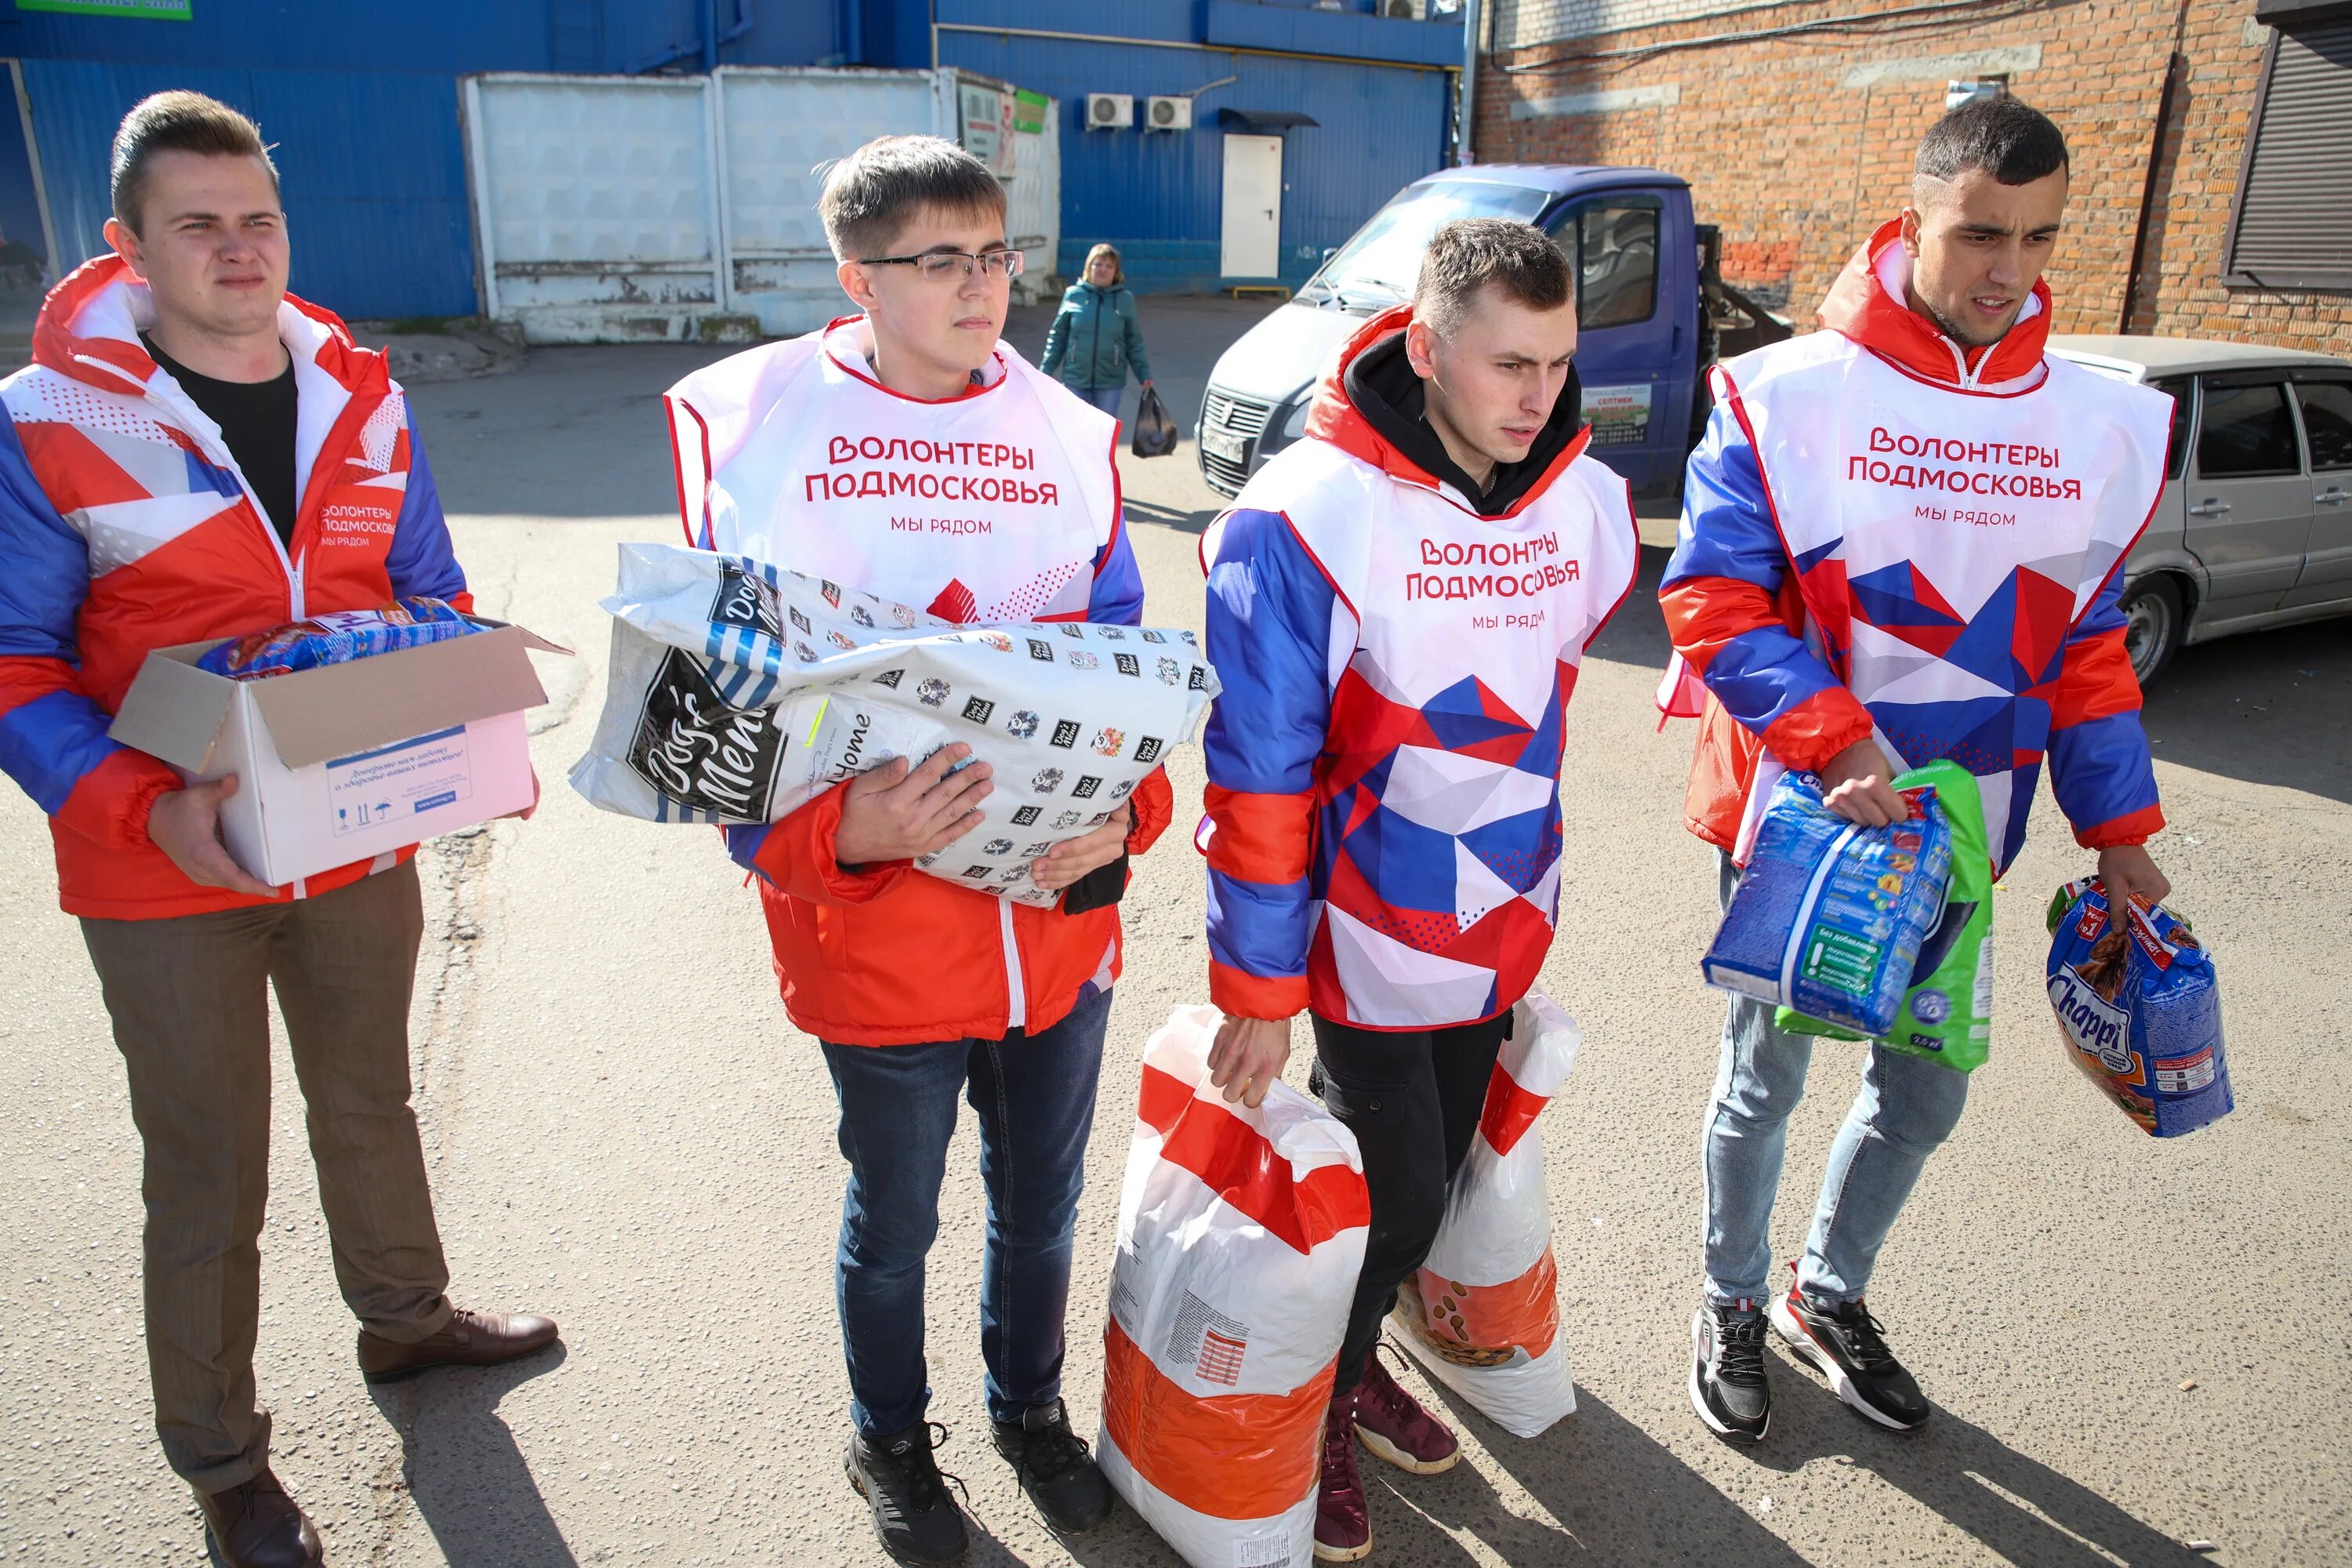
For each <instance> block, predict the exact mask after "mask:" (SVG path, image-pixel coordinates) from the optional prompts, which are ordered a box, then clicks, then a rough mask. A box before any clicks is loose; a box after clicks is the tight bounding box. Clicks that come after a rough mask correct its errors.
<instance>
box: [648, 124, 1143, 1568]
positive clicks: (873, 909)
mask: <svg viewBox="0 0 2352 1568" xmlns="http://www.w3.org/2000/svg"><path fill="white" fill-rule="evenodd" d="M819 212H820V214H821V216H823V218H824V226H825V234H826V237H827V238H828V239H830V241H831V242H832V245H833V250H834V254H835V257H836V258H838V259H839V262H840V269H839V277H840V279H841V286H842V289H843V290H844V291H845V292H846V293H847V294H848V295H849V298H850V300H852V301H853V302H854V303H855V304H856V306H857V307H858V309H859V311H860V312H861V313H860V314H858V315H856V316H848V317H844V318H843V319H841V320H839V321H835V322H834V323H833V324H832V325H830V326H828V327H826V328H825V329H824V330H823V331H817V332H812V333H810V334H808V335H807V336H805V337H802V338H796V339H793V340H792V341H790V342H778V343H769V344H765V345H762V346H761V347H760V348H756V349H752V350H750V351H748V352H746V353H740V354H736V355H734V356H732V357H731V358H729V359H726V360H722V361H720V362H719V363H717V364H714V365H711V366H709V367H707V368H706V369H703V370H700V371H698V372H696V373H695V374H693V375H690V376H688V378H687V379H686V380H684V381H682V382H680V383H679V384H677V386H675V387H673V388H671V389H670V393H669V410H670V417H671V430H672V435H673V438H674V442H675V449H676V451H677V461H678V494H679V499H680V503H681V505H682V506H683V507H684V509H685V518H684V521H685V523H686V527H687V531H688V535H689V536H690V537H692V538H694V539H696V540H698V541H699V542H702V543H703V544H705V545H706V546H707V547H709V548H712V549H716V550H719V551H722V552H727V553H730V554H742V555H749V556H753V557H755V558H758V559H760V560H762V561H767V562H771V563H774V564H776V565H779V566H783V567H788V568H790V569H791V570H793V571H795V572H803V573H807V574H812V575H814V576H820V577H824V578H826V579H829V580H831V581H833V582H836V583H846V584H852V585H854V586H856V587H858V588H862V589H864V590H866V592H868V593H873V594H878V595H882V596H883V597H885V598H887V599H894V600H897V601H898V602H899V603H900V604H904V605H916V606H919V607H923V608H928V609H929V611H930V613H931V614H933V615H935V616H943V617H945V618H947V619H949V620H954V621H989V620H1066V621H1080V620H1088V621H1110V622H1117V623H1119V624H1121V625H1128V626H1132V625H1135V624H1136V623H1137V622H1138V621H1139V619H1140V618H1141V615H1142V609H1143V583H1142V578H1141V576H1140V574H1139V573H1138V571H1137V569H1136V564H1135V556H1134V552H1132V551H1131V550H1130V549H1129V546H1128V541H1127V535H1126V531H1125V529H1124V528H1123V526H1122V524H1121V520H1120V515H1119V506H1118V468H1117V465H1116V463H1115V462H1114V460H1113V452H1114V450H1115V447H1116V444H1117V439H1118V422H1117V421H1115V420H1113V419H1111V418H1110V417H1108V416H1106V415H1104V414H1102V413H1100V412H1098V411H1097V410H1095V409H1093V408H1090V407H1088V406H1087V405H1086V404H1085V403H1083V402H1081V401H1080V400H1079V399H1078V398H1077V396H1076V395H1075V394H1073V393H1071V392H1070V391H1069V390H1068V389H1067V388H1066V387H1064V386H1062V385H1061V384H1059V383H1057V382H1055V380H1053V378H1051V377H1050V376H1047V375H1045V374H1043V373H1041V372H1040V371H1038V370H1037V369H1036V368H1035V367H1034V366H1033V365H1031V364H1030V363H1028V362H1027V361H1025V360H1024V359H1023V358H1022V357H1021V356H1020V355H1019V354H1018V353H1014V352H1013V349H1012V348H1010V347H1009V346H1007V345H1006V344H1004V343H1003V342H1000V341H998V340H999V337H1000V335H1001V334H1002V332H1003V326H1004V316H1005V311H1006V310H1007V308H1008V307H1009V305H1010V303H1011V293H1012V279H1013V275H1014V274H1015V273H1016V272H1018V271H1019V269H1020V266H1021V260H1022V256H1021V252H1019V251H1018V250H1015V249H1013V248H1012V247H1011V246H1010V245H1008V244H1007V243H1006V241H1005V237H1004V188H1003V186H1002V185H1000V184H998V183H997V181H996V177H995V176H994V175H993V174H990V173H989V172H988V170H987V168H986V167H985V166H984V165H982V163H980V162H979V161H978V160H977V159H975V158H973V157H972V156H971V154H970V153H965V152H964V151H962V150H961V148H958V147H956V146H955V145H954V144H952V143H951V142H944V141H941V140H940V139H938V138H936V137H930V136H890V137H884V138H882V139H881V140H879V141H876V142H868V143H867V144H866V145H865V146H864V147H861V148H859V149H858V150H857V151H856V153H851V154H850V155H849V156H848V157H847V158H845V159H843V160H842V161H841V163H838V164H836V165H835V167H834V169H833V171H832V172H831V173H830V174H828V175H827V176H826V179H825V184H824V195H823V198H822V201H821V204H820V206H819ZM947 510H952V511H953V513H954V514H955V515H953V516H940V515H934V514H936V513H939V512H942V511H947ZM1014 721H1015V722H1018V719H1017V717H1016V719H1015V720H1014ZM1030 722H1031V723H1032V724H1033V725H1034V722H1035V721H1034V717H1032V718H1031V719H1030ZM969 752H970V748H968V747H965V746H961V745H955V746H949V747H946V748H944V749H943V750H941V751H940V752H938V753H937V754H935V755H934V756H933V757H932V758H931V759H930V760H929V762H927V763H922V764H921V765H920V766H918V767H915V768H913V769H912V770H911V771H910V770H909V769H908V766H907V763H906V762H905V760H904V759H901V760H899V761H898V762H895V763H890V764H888V765H887V766H886V767H884V768H880V769H877V770H875V771H873V772H871V773H862V774H860V775H858V776H857V777H856V778H854V779H852V780H850V781H849V782H848V783H846V784H842V785H840V786H839V787H837V788H835V789H833V790H830V791H828V792H827V793H825V794H824V795H819V796H818V797H817V798H816V799H815V800H814V801H812V802H810V803H809V804H808V805H804V806H803V807H802V808H801V809H800V810H798V811H796V812H793V814H792V815H791V816H787V817H785V818H784V819H783V820H782V821H781V822H777V823H772V824H770V825H768V826H761V827H732V828H730V829H728V835H727V837H728V842H729V848H730V853H731V854H732V855H733V856H734V858H736V860H737V861H738V862H740V864H742V865H743V866H745V867H746V868H749V869H751V870H752V871H755V872H757V873H758V874H759V878H760V901H761V907H762V909H763V910H765V911H766V914H767V919H768V932H769V936H770V939H771V940H772V942H773V944H774V947H775V959H776V973H777V975H778V977H779V978H780V979H781V981H782V986H783V994H784V1007H785V1010H786V1011H787V1012H788V1013H789V1014H790V1015H791V1016H792V1019H793V1023H794V1024H796V1025H797V1026H800V1027H801V1028H802V1029H803V1030H806V1031H807V1032H808V1033H810V1034H812V1035H814V1036H816V1037H818V1039H819V1040H821V1041H822V1042H823V1043H824V1060H825V1066H826V1068H828V1069H829V1071H830V1072H831V1074H832V1077H833V1085H834V1090H835V1095H836V1096H837V1097H838V1099H839V1100H840V1104H841V1121H840V1131H839V1140H840V1146H841V1152H842V1154H843V1156H844V1157H845V1158H846V1159H847V1160H848V1162H849V1191H848V1195H847V1197H846V1199H845V1203H844V1205H843V1209H842V1222H841V1241H840V1252H839V1259H838V1263H837V1266H836V1271H835V1280H836V1286H837V1293H838V1300H839V1307H840V1312H841V1335H842V1343H843V1348H844V1350H845V1352H846V1354H847V1359H848V1363H849V1386H850V1395H851V1398H850V1417H851V1422H852V1425H853V1426H854V1428H855V1431H854V1434H853V1436H852V1437H851V1439H850V1443H849V1450H848V1455H847V1458H846V1466H847V1469H848V1472H849V1478H850V1480H851V1483H852V1484H853V1485H854V1486H856V1488H857V1489H858V1490H859V1491H860V1492H862V1493H863V1494H864V1495H865V1496H866V1500H867V1502H868V1504H869V1506H870V1508H871V1509H872V1511H873V1516H874V1525H875V1529H876V1531H877V1533H878V1534H879V1535H880V1536H881V1539H882V1543H883V1545H884V1547H885V1548H886V1549H887V1550H888V1551H889V1552H890V1553H891V1554H892V1555H893V1556H894V1557H897V1558H898V1560H899V1561H900V1562H903V1563H941V1562H947V1561H950V1560H951V1559H952V1558H954V1557H956V1556H958V1555H959V1554H961V1552H962V1551H963V1549H964V1545H965V1531H964V1525H963V1520H962V1517H961V1515H960V1514H959V1513H958V1511H957V1510H956V1506H955V1503H954V1500H952V1499H951V1498H950V1497H949V1496H948V1494H947V1492H946V1490H945V1489H944V1488H943V1487H942V1486H941V1484H940V1472H939V1468H938V1465H937V1463H936V1462H935V1460H934V1459H933V1458H932V1453H931V1449H932V1438H931V1436H930V1427H929V1422H928V1421H927V1420H926V1419H925V1415H924V1413H925V1411H926V1409H927V1408H928V1406H929V1399H930V1389H929V1385H928V1383H927V1380H926V1368H925V1363H924V1359H923V1285H924V1279H923V1263H924V1258H925V1256H926V1254H927V1253H928V1252H929V1249H930V1245H931V1240H932V1237H933V1236H934V1235H935V1234H936V1233H937V1231H938V1227H939V1196H940V1182H941V1180H942V1179H943V1178H944V1176H945V1174H946V1170H947V1153H948V1143H949V1140H950V1137H951V1136H952V1134H953V1133H954V1131H955V1122H956V1114H957V1112H956V1102H957V1101H958V1100H964V1099H968V1100H970V1101H971V1106H972V1109H973V1110H974V1111H975V1112H976V1113H977V1114H978V1116H979V1118H980V1164H981V1176H982V1180H983V1182H984V1183H985V1184H986V1185H987V1189H988V1247H987V1253H986V1257H985V1259H984V1261H983V1263H982V1279H981V1354H982V1360H983V1361H984V1363H986V1366H987V1397H988V1412H989V1416H990V1419H991V1422H992V1426H993V1428H994V1435H995V1440H996V1447H997V1449H998V1451H999V1452H1000V1453H1001V1454H1002V1455H1003V1457H1004V1458H1005V1459H1006V1460H1007V1462H1009V1463H1011V1464H1012V1465H1013V1467H1014V1468H1015V1469H1016V1471H1017V1472H1018V1474H1019V1476H1020V1479H1021V1484H1022V1487H1023V1489H1024V1491H1026V1492H1027V1493H1028V1495H1029V1497H1030V1499H1031V1500H1032V1501H1033V1502H1034V1504H1035V1505H1036V1507H1037V1509H1038V1510H1039V1511H1040V1512H1041V1513H1043V1514H1044V1515H1045V1519H1046V1520H1047V1521H1048V1522H1049V1523H1051V1524H1052V1525H1054V1526H1055V1528H1056V1529H1059V1530H1063V1531H1081V1530H1087V1529H1090V1528H1092V1527H1093V1526H1095V1525H1097V1524H1099V1523H1101V1522H1102V1521H1103V1520H1105V1519H1106V1518H1108V1515H1109V1512H1110V1506H1111V1498H1110V1490H1109V1487H1108V1483H1107V1482H1106V1481H1105V1480H1104V1479H1103V1478H1102V1474H1101V1472H1100V1471H1099V1470H1097V1468H1095V1463H1094V1459H1093V1458H1092V1456H1091V1455H1090V1454H1089V1453H1088V1452H1087V1447H1086V1444H1085V1443H1084V1442H1083V1441H1082V1440H1080V1439H1079V1438H1078V1437H1077V1436H1076V1434H1074V1433H1073V1432H1072V1431H1071V1430H1070V1427H1069V1422H1068V1418H1067V1415H1066V1412H1065V1410H1064V1408H1063V1405H1062V1399H1061V1370H1062V1350H1063V1327H1062V1319H1063V1308H1064V1306H1065V1304H1066V1300H1067V1298H1068V1295H1069V1285H1070V1240H1071V1234H1072V1228H1073V1222H1074V1220H1075V1217H1076V1210H1077V1200H1078V1191H1079V1187H1080V1184H1081V1183H1082V1182H1083V1179H1084V1175H1085V1160H1086V1147H1087V1134H1088V1132H1089V1131H1091V1130H1092V1128H1093V1125H1094V1103H1095V1082H1096V1078H1097V1072H1098V1069H1099V1068H1100V1067H1101V1063H1102V1047H1103V1030H1104V1026H1105V1023H1106V1022H1107V1020H1108V1015H1109V1011H1110V988H1111V983H1112V982H1113V981H1114V980H1115V979H1116V978H1117V977H1118V964H1119V921H1118V907H1117V900H1118V895H1119V892H1120V891H1121V889H1123V888H1124V887H1125V884H1126V877H1127V868H1126V864H1125V862H1126V858H1127V857H1128V856H1129V855H1130V854H1140V853H1141V852H1142V851H1143V850H1145V849H1146V848H1148V847H1150V845H1151V842H1152V841H1153V840H1154V839H1155V838H1157V837H1159V836H1160V831H1161V829H1163V828H1164V827H1166V826H1167V825H1168V819H1169V816H1170V814H1171V807H1172V805H1173V802H1172V800H1171V795H1170V793H1169V789H1168V782H1167V779H1166V777H1165V776H1164V775H1163V774H1160V773H1153V774H1152V775H1151V776H1150V778H1149V779H1147V780H1146V781H1145V782H1144V784H1142V785H1141V786H1139V788H1138V789H1137V790H1136V791H1135V792H1134V794H1133V795H1132V797H1131V798H1130V799H1129V800H1127V801H1123V802H1121V803H1119V805H1118V807H1116V808H1115V809H1114V811H1113V814H1112V816H1111V817H1110V819H1109V821H1108V822H1107V823H1106V824H1104V826H1101V827H1099V828H1097V830H1096V831H1095V832H1093V833H1091V834H1088V835H1087V836H1086V837H1081V838H1077V839H1073V840H1070V841H1068V842H1066V843H1064V844H1062V845H1060V846H1058V847H1055V850H1054V851H1053V852H1052V854H1051V855H1050V856H1048V857H1043V858H1039V859H1038V860H1037V861H1036V862H1035V863H1034V868H1033V876H1034V879H1035V881H1036V883H1037V885H1038V886H1039V887H1041V888H1045V889H1064V890H1065V893H1064V898H1063V900H1062V902H1061V903H1060V904H1059V905H1057V906H1055V907H1054V908H1050V909H1041V908H1033V907H1031V906H1028V905H1017V906H1016V905H1014V904H1013V903H1011V902H1009V901H1007V900H1004V899H1002V898H992V897H990V896H989V895H988V894H987V893H985V892H982V891H980V890H978V889H972V888H968V887H960V886H957V885H955V884H952V883H950V882H948V881H945V880H943V879H939V878H935V877H930V876H928V875H925V874H923V873H922V872H920V871H919V870H917V869H916V868H915V862H916V861H917V860H918V859H919V858H923V857H925V856H928V855H929V854H931V853H933V852H935V851H937V850H939V849H941V848H943V847H946V846H947V845H949V844H950V843H952V842H954V841H955V840H956V839H957V838H960V837H962V836H963V835H964V834H965V833H967V832H969V831H971V826H972V824H973V818H972V816H971V812H972V809H973V808H974V807H975V806H976V805H978V804H979V802H980V801H981V800H982V799H983V798H984V797H985V796H986V795H987V794H988V793H989V790H990V787H991V786H990V784H989V781H988V769H987V767H986V766H985V765H973V766H970V767H966V768H963V769H961V770H960V771H957V772H953V773H950V771H949V770H950V768H951V767H953V766H954V764H955V763H959V762H961V760H962V759H963V758H964V757H965V756H967V755H968V754H969ZM1027 809H1034V808H1027ZM1016 820H1020V819H1019V818H1016Z"/></svg>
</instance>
